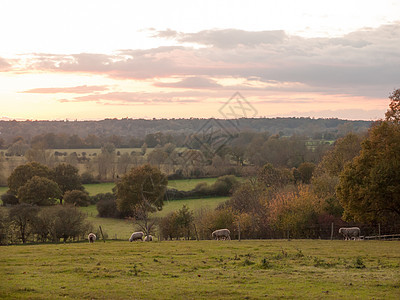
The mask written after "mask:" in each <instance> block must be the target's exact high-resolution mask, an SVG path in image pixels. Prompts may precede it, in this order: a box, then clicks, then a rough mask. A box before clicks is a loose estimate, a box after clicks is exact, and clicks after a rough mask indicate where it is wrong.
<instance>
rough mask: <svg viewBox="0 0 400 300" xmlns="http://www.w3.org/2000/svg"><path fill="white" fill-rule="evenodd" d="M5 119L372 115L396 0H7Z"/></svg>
mask: <svg viewBox="0 0 400 300" xmlns="http://www.w3.org/2000/svg"><path fill="white" fill-rule="evenodd" d="M0 11H1V12H2V13H1V18H0V45H1V46H0V107H1V110H0V120H8V119H17V120H25V119H29V120H66V119H68V120H100V119H105V118H118V119H120V118H168V119H170V118H191V117H193V118H211V117H213V118H232V117H313V118H320V117H322V118H342V119H352V120H371V119H372V120H374V119H379V118H383V117H384V113H385V111H386V110H387V108H388V104H389V99H388V96H389V95H390V94H391V93H392V92H393V91H394V90H395V89H397V88H400V1H389V0H380V1H365V0H363V1H359V0H346V1H342V0H337V1H320V0H319V1H318V0H316V1H306V0H303V1H295V0H294V1H288V0H279V1H277V0H276V1H251V0H246V1H233V0H230V1H223V0H218V1H215V0H213V1H207V0H203V1H187V0H186V1H173V0H172V1H140V2H139V1H133V0H130V1H119V0H113V1H99V0H96V1H92V0H86V1H82V0H80V1H75V0H68V1H64V0H58V1H54V0H50V1H40V0H38V1H20V0H13V1H11V0H10V1H8V0H6V1H1V3H0Z"/></svg>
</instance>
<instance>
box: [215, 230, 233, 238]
mask: <svg viewBox="0 0 400 300" xmlns="http://www.w3.org/2000/svg"><path fill="white" fill-rule="evenodd" d="M230 234H231V232H230V231H229V229H218V230H215V231H214V232H213V233H212V237H213V239H215V240H222V239H223V240H230V239H231V235H230Z"/></svg>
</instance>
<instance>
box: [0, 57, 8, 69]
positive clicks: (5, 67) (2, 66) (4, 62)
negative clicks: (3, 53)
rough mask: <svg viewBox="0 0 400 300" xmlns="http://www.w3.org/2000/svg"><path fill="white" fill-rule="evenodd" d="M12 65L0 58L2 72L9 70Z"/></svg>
mask: <svg viewBox="0 0 400 300" xmlns="http://www.w3.org/2000/svg"><path fill="white" fill-rule="evenodd" d="M10 66H11V65H10V64H9V63H8V62H7V61H6V60H5V59H4V58H1V57H0V71H1V70H7V69H8V68H9V67H10Z"/></svg>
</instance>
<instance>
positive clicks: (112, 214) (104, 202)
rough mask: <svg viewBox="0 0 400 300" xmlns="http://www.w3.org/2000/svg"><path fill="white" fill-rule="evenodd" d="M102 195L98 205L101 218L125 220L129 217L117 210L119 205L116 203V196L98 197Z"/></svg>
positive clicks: (109, 194) (108, 194)
mask: <svg viewBox="0 0 400 300" xmlns="http://www.w3.org/2000/svg"><path fill="white" fill-rule="evenodd" d="M99 195H101V197H102V198H101V200H99V201H98V202H97V204H96V208H97V211H98V213H99V214H98V216H99V217H101V218H118V219H123V218H125V217H129V214H128V213H122V212H120V211H119V210H118V208H117V203H116V202H115V196H114V195H113V194H111V193H107V194H98V195H96V196H99Z"/></svg>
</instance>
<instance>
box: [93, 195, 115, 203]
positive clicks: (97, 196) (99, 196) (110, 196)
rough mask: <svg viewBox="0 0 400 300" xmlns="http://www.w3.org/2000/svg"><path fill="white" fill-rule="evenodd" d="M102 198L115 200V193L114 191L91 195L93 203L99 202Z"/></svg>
mask: <svg viewBox="0 0 400 300" xmlns="http://www.w3.org/2000/svg"><path fill="white" fill-rule="evenodd" d="M101 200H113V201H115V195H114V194H113V193H99V194H96V195H94V196H91V197H90V203H91V204H97V203H98V202H100V201H101Z"/></svg>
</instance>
